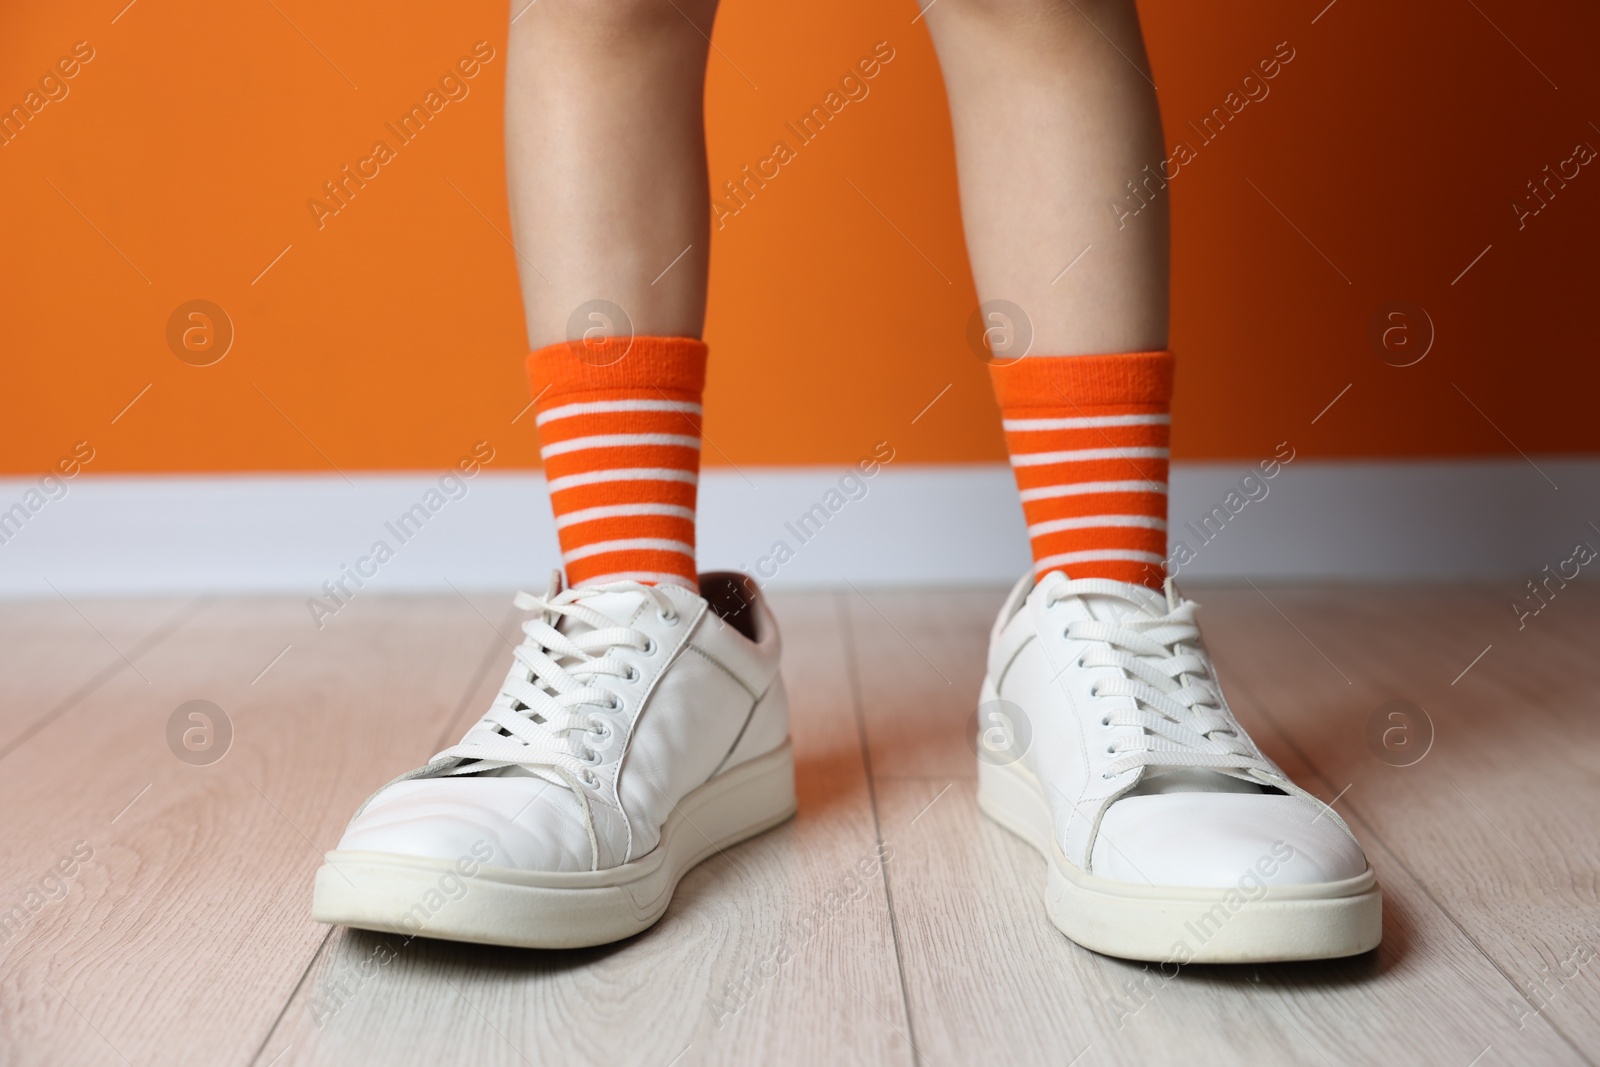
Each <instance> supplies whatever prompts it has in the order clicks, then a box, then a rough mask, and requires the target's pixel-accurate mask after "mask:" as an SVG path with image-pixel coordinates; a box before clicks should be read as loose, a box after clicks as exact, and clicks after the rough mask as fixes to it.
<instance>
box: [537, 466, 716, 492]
mask: <svg viewBox="0 0 1600 1067" xmlns="http://www.w3.org/2000/svg"><path fill="white" fill-rule="evenodd" d="M601 482H688V483H689V484H690V485H698V484H699V482H700V475H699V474H698V473H697V472H695V471H684V470H678V469H677V468H675V467H614V468H612V469H610V470H603V471H584V472H583V473H582V474H568V475H565V476H563V477H560V478H552V479H550V482H549V484H548V485H547V486H546V489H548V490H549V491H550V492H552V493H559V492H561V491H562V490H563V489H576V488H578V487H579V486H583V485H598V484H600V483H601Z"/></svg>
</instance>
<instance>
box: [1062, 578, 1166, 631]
mask: <svg viewBox="0 0 1600 1067" xmlns="http://www.w3.org/2000/svg"><path fill="white" fill-rule="evenodd" d="M1119 592H1120V595H1118V596H1098V595H1096V594H1093V593H1089V594H1086V595H1080V596H1079V597H1078V598H1077V600H1078V602H1079V603H1080V604H1082V605H1083V612H1084V614H1085V615H1086V616H1087V617H1088V618H1091V619H1094V620H1095V621H1097V622H1120V621H1122V620H1124V619H1127V618H1129V617H1130V616H1132V617H1134V618H1139V617H1145V618H1152V619H1155V618H1160V617H1161V616H1162V615H1165V614H1166V613H1167V598H1166V597H1164V596H1162V595H1161V594H1160V593H1158V592H1156V591H1155V590H1154V589H1151V588H1149V587H1147V586H1143V585H1131V584H1130V585H1125V586H1124V587H1123V588H1122V589H1121V590H1120V591H1119ZM1129 601H1132V603H1131V604H1130V603H1129Z"/></svg>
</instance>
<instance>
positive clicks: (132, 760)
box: [0, 584, 1600, 1067]
mask: <svg viewBox="0 0 1600 1067" xmlns="http://www.w3.org/2000/svg"><path fill="white" fill-rule="evenodd" d="M1509 589H1510V586H1509V584H1508V585H1506V586H1504V587H1467V586H1455V587H1438V586H1435V587H1402V588H1392V587H1391V588H1385V589H1379V588H1374V587H1286V586H1274V585H1262V586H1261V587H1260V588H1259V589H1257V588H1253V587H1251V586H1249V585H1245V586H1238V587H1218V588H1202V589H1191V590H1190V592H1191V593H1192V594H1194V595H1196V597H1197V599H1199V600H1200V601H1201V602H1202V604H1204V606H1205V607H1204V610H1203V611H1202V618H1203V620H1204V621H1205V625H1206V629H1207V633H1208V635H1209V641H1210V644H1211V647H1212V650H1213V652H1214V654H1215V656H1216V658H1217V661H1218V664H1219V669H1220V671H1221V673H1222V675H1223V679H1224V682H1225V683H1226V685H1227V687H1228V689H1229V692H1230V694H1231V697H1232V700H1233V702H1234V705H1235V708H1236V709H1237V711H1238V713H1239V716H1240V718H1241V719H1242V720H1243V721H1244V722H1245V725H1246V726H1247V727H1249V728H1250V729H1251V731H1252V732H1253V734H1254V736H1255V737H1256V738H1257V740H1258V741H1259V742H1260V743H1261V745H1262V747H1263V748H1264V749H1265V750H1266V751H1267V753H1268V755H1270V756H1272V757H1273V758H1274V759H1276V760H1277V761H1278V762H1279V763H1281V764H1282V765H1283V766H1284V767H1285V768H1286V769H1287V770H1289V771H1290V773H1291V774H1293V775H1294V776H1295V777H1296V778H1297V780H1299V781H1300V782H1301V783H1302V784H1304V785H1306V786H1307V787H1308V788H1310V789H1311V790H1313V791H1314V792H1316V793H1317V794H1319V795H1320V796H1322V797H1324V798H1325V799H1328V800H1335V798H1337V800H1336V801H1335V802H1336V805H1337V807H1338V809H1339V810H1340V811H1341V812H1342V813H1343V814H1344V815H1345V816H1346V818H1347V819H1348V820H1349V821H1350V822H1351V824H1352V826H1353V827H1355V829H1356V830H1357V832H1358V833H1359V834H1360V835H1361V837H1362V839H1363V841H1364V842H1365V843H1366V846H1367V851H1368V855H1369V856H1370V857H1371V859H1372V862H1373V864H1374V865H1375V866H1376V868H1377V870H1378V874H1379V877H1380V879H1381V881H1382V884H1383V887H1384V890H1385V910H1384V941H1383V945H1382V947H1381V948H1380V949H1379V950H1378V951H1376V952H1375V953H1371V954H1368V955H1366V956H1363V957H1358V958H1355V959H1351V960H1345V961H1340V962H1334V963H1326V964H1299V965H1282V966H1270V967H1266V966H1264V967H1259V968H1258V967H1190V968H1185V969H1184V970H1183V971H1182V973H1181V974H1180V975H1178V976H1177V977H1169V976H1166V975H1163V974H1162V973H1160V972H1159V971H1158V970H1157V969H1156V968H1153V967H1152V968H1146V967H1143V966H1140V965H1136V964H1132V963H1127V962H1124V961H1119V960H1113V959H1108V958H1105V957H1102V956H1097V955H1094V954H1092V953H1089V952H1086V951H1084V950H1082V949H1079V948H1077V947H1076V946H1074V945H1072V944H1071V943H1069V942H1068V941H1066V940H1065V939H1064V938H1063V937H1062V936H1061V935H1060V934H1058V933H1057V932H1056V930H1055V929H1054V928H1053V927H1052V926H1051V925H1050V924H1049V922H1048V920H1047V919H1046V917H1045V913H1044V906H1043V885H1044V864H1043V861H1042V860H1040V859H1039V858H1038V857H1037V856H1036V855H1034V854H1033V853H1032V852H1030V851H1029V850H1028V849H1027V848H1026V847H1024V846H1022V845H1021V844H1020V843H1019V842H1017V841H1016V840H1014V839H1013V838H1011V837H1010V836H1008V835H1007V834H1006V833H1005V832H1004V831H1001V830H999V829H998V828H996V827H995V826H993V825H991V824H989V823H988V822H986V821H985V820H984V819H982V818H980V817H979V815H978V813H977V811H976V809H975V807H974V799H973V788H974V759H973V753H972V749H971V748H970V747H969V743H968V741H967V737H968V733H969V717H970V716H971V714H972V708H973V704H974V700H975V694H976V692H977V689H978V683H979V678H980V672H981V669H982V661H983V650H984V645H985V641H986V639H987V631H988V627H989V623H990V621H991V618H992V615H993V612H994V611H995V609H996V607H997V606H998V604H999V601H1000V598H1001V594H1002V591H1001V590H978V591H972V590H966V591H958V592H926V591H922V592H903V591H872V590H866V591H864V592H857V591H854V590H851V591H847V592H837V593H832V592H821V593H808V594H789V595H780V596H778V597H776V598H775V606H776V609H777V611H778V614H779V617H780V619H781V622H782V624H783V626H784V629H785V636H786V640H787V643H788V644H787V654H786V659H785V663H784V672H785V675H786V677H787V679H788V683H789V687H790V692H791V694H792V697H793V702H794V741H795V746H796V750H797V753H798V760H799V787H800V814H799V817H798V818H797V819H795V820H793V821H792V822H790V823H789V824H787V825H785V826H783V827H780V828H779V829H777V830H774V831H772V832H771V833H768V834H766V835H764V836H763V837H761V838H759V839H757V840H755V841H753V842H750V843H748V844H745V845H743V846H741V847H739V848H737V849H734V850H731V851H730V852H729V853H727V854H726V855H725V856H720V857H717V858H715V859H713V860H711V861H709V862H707V863H705V864H703V865H702V866H701V867H699V868H698V869H697V870H695V871H694V872H692V873H691V874H690V875H689V876H688V877H687V878H685V879H684V881H683V883H682V884H681V886H680V887H679V889H678V894H677V897H676V899H675V901H674V903H673V905H672V909H671V910H670V911H669V912H668V913H667V916H666V918H665V919H663V920H662V922H661V923H660V924H659V925H658V926H657V927H655V929H653V930H652V931H650V932H648V933H646V934H644V935H642V936H640V937H637V938H635V939H633V940H631V941H628V942H625V943H623V944H620V945H614V946H610V947H607V948H603V949H595V950H588V951H579V952H565V953H556V952H548V953H540V952H526V951H513V950H500V949H488V948H480V947H473V946H462V945H454V944H448V943H443V942H434V941H427V940H421V939H418V940H414V941H410V942H407V941H405V940H404V939H401V938H397V937H383V936H378V935H373V934H367V933H358V932H352V931H349V930H330V929H329V928H327V927H324V926H319V925H317V924H316V923H313V922H312V921H311V920H310V918H309V917H308V910H309V904H310V890H311V878H312V872H313V871H314V870H315V869H316V867H317V865H318V863H319V857H320V854H321V853H322V852H323V851H324V850H325V849H328V848H330V847H331V846H332V845H333V844H334V842H335V841H336V840H337V838H338V836H339V833H340V831H341V830H342V828H343V826H344V823H345V821H346V819H347V818H348V817H349V815H350V814H351V812H352V811H353V810H354V808H355V806H356V805H357V804H358V803H359V802H360V801H361V800H362V798H364V797H365V796H366V795H367V794H368V793H369V792H370V791H372V790H373V789H374V788H376V787H377V786H378V785H380V784H381V783H383V782H384V781H386V780H387V779H388V778H390V777H391V776H392V775H394V774H396V773H398V772H400V771H402V770H405V769H408V768H410V767H412V766H414V765H416V764H418V763H420V762H422V761H423V760H424V759H425V758H426V757H427V756H429V755H430V754H432V753H433V752H434V751H436V750H437V749H439V748H441V747H443V745H445V744H447V743H448V742H449V741H452V740H454V738H455V736H456V735H457V734H458V733H460V732H461V731H462V730H463V728H464V727H465V725H466V724H467V723H468V722H469V720H471V719H472V718H474V717H475V716H476V714H477V713H478V712H479V711H480V710H481V709H483V708H484V707H485V706H486V705H487V702H488V701H489V699H490V698H491V696H492V690H493V689H494V687H495V685H496V684H497V683H498V681H499V680H500V677H501V676H502V674H503V672H504V670H505V668H506V665H507V663H508V660H507V656H508V643H509V642H510V641H512V640H514V639H515V638H516V636H517V631H516V619H515V617H514V616H513V614H512V613H511V612H510V610H509V596H487V595H484V596H478V595H473V596H470V597H469V596H457V595H451V596H447V597H426V598H383V597H378V596H369V597H368V598H367V599H365V600H360V599H358V600H356V601H354V602H352V603H351V604H350V605H348V606H347V607H346V608H345V609H344V610H343V611H341V612H340V613H339V614H338V615H337V616H336V617H334V618H333V619H331V620H329V621H328V622H327V625H326V627H325V628H324V629H322V630H321V631H318V630H317V629H316V628H315V627H314V626H313V625H312V622H311V620H310V617H309V615H308V612H307V610H306V607H305V605H304V603H303V602H301V601H298V600H287V599H285V600H273V599H243V598H241V599H220V600H197V601H156V600H145V601H74V602H72V603H68V602H66V601H64V600H55V601H49V602H38V603H29V604H11V605H7V606H6V607H5V609H4V612H3V620H4V621H3V622H0V815H3V824H4V828H3V831H0V833H3V838H0V840H3V841H4V849H3V850H0V913H3V912H6V911H8V910H10V909H13V908H16V909H20V911H13V912H11V916H12V925H11V926H10V927H9V928H7V927H3V926H0V1064H29V1065H32V1064H68V1065H74V1067H77V1065H96V1064H122V1063H129V1064H138V1065H145V1064H204V1065H207V1067H213V1065H218V1064H239V1065H245V1064H254V1065H258V1067H267V1065H280V1067H288V1065H292V1064H339V1065H351V1064H367V1063H370V1064H382V1065H385V1067H388V1065H406V1064H429V1065H435V1064H457V1063H471V1064H474V1065H498V1064H507V1065H515V1064H557V1063H559V1064H588V1063H594V1064H606V1065H617V1067H622V1065H635V1064H637V1065H642V1067H669V1065H679V1067H689V1065H692V1064H700V1063H739V1064H745V1063H751V1064H818V1063H826V1064H838V1063H888V1064H906V1065H910V1064H925V1065H929V1067H945V1065H952V1064H969V1063H983V1064H987V1063H996V1064H1007V1065H1009V1064H1051V1065H1056V1067H1065V1065H1069V1064H1071V1065H1078V1067H1093V1065H1098V1064H1113V1063H1115V1064H1168V1063H1171V1064H1183V1065H1185V1067H1195V1065H1200V1064H1212V1063H1215V1064H1233V1063H1241V1062H1262V1063H1273V1064H1308V1065H1341V1067H1342V1065H1345V1064H1369V1063H1383V1064H1390V1063H1406V1064H1411V1063H1418V1064H1440V1065H1445V1067H1469V1065H1481V1067H1487V1065H1491V1064H1544V1063H1553V1064H1568V1063H1573V1064H1576V1063H1589V1064H1594V1063H1595V1062H1596V1060H1597V1059H1600V921H1597V920H1600V907H1597V891H1600V714H1597V712H1600V656H1597V655H1596V652H1597V650H1600V596H1596V595H1594V594H1592V593H1589V592H1586V591H1583V590H1580V589H1578V588H1576V587H1569V588H1568V589H1567V590H1563V591H1562V592H1561V593H1560V595H1559V596H1558V598H1557V599H1555V600H1554V601H1552V602H1551V603H1550V605H1549V606H1548V607H1547V608H1546V609H1545V610H1544V611H1543V612H1541V613H1540V614H1539V615H1538V616H1537V617H1533V618H1530V619H1528V620H1527V626H1526V628H1525V629H1523V630H1521V631H1519V630H1518V629H1517V624H1516V619H1515V616H1514V614H1513V612H1512V610H1511V608H1510V606H1509V596H1510V593H1509ZM1395 699H1400V700H1407V701H1411V702H1413V703H1414V704H1416V705H1418V706H1420V708H1422V709H1424V712H1423V713H1424V714H1425V715H1426V718H1427V721H1428V722H1430V723H1431V734H1432V738H1431V745H1430V744H1428V743H1427V742H1428V740H1429V739H1428V738H1427V737H1426V736H1424V735H1425V734H1427V733H1429V732H1430V730H1429V729H1428V728H1426V727H1425V726H1424V725H1423V724H1422V722H1421V719H1420V717H1419V716H1418V715H1416V714H1415V713H1414V714H1413V716H1412V718H1413V719H1414V720H1416V721H1415V722H1414V723H1413V724H1412V732H1411V733H1410V734H1408V735H1407V737H1406V738H1401V737H1394V736H1392V737H1391V738H1390V740H1391V742H1394V744H1392V745H1391V748H1390V749H1385V748H1384V747H1383V745H1382V743H1376V744H1375V743H1374V742H1373V741H1371V740H1370V736H1371V734H1370V733H1369V720H1370V719H1371V718H1372V716H1373V714H1374V712H1375V711H1376V710H1377V709H1378V708H1379V707H1380V706H1381V705H1383V704H1385V703H1386V702H1387V701H1390V700H1395ZM190 700H207V701H211V702H213V703H214V704H215V705H217V706H218V707H219V708H221V709H222V711H223V713H224V714H225V715H226V717H227V720H228V723H229V724H231V730H232V734H233V736H232V741H231V746H230V747H229V749H228V751H227V753H226V755H225V756H224V757H223V758H222V759H220V760H219V761H217V762H215V763H212V764H210V765H203V766H202V765H191V764H188V763H185V762H182V761H180V760H179V759H178V758H176V756H175V755H174V753H173V751H172V750H171V748H169V742H168V736H169V719H170V718H171V717H172V715H173V712H174V710H175V709H176V708H178V707H179V706H180V705H182V704H184V703H185V702H187V701H190ZM1384 714H1385V715H1386V714H1387V712H1385V713H1384ZM180 718H181V717H180ZM1394 722H1395V723H1399V722H1400V720H1394ZM1382 724H1383V725H1388V724H1389V720H1387V719H1385V720H1383V723H1382ZM186 725H188V724H187V723H186V722H180V727H179V728H180V731H181V729H182V728H183V727H184V726H186ZM219 725H220V724H219ZM1379 734H1380V735H1381V730H1380V731H1379ZM214 736H215V737H218V738H220V736H221V733H220V731H219V732H218V733H217V734H215V735H214ZM1408 738H1409V739H1410V740H1411V743H1412V744H1413V747H1412V748H1411V749H1410V750H1409V751H1411V752H1412V753H1413V754H1415V753H1417V752H1424V751H1425V753H1426V754H1425V755H1423V757H1422V758H1421V759H1420V761H1419V762H1415V763H1413V764H1412V765H1410V766H1394V765H1391V763H1392V762H1399V761H1400V760H1399V758H1398V757H1396V756H1394V755H1392V754H1391V755H1390V756H1389V759H1390V761H1391V762H1385V760H1383V759H1380V758H1379V753H1383V752H1392V751H1394V750H1398V751H1401V752H1405V751H1408V750H1407V749H1405V748H1403V747H1400V746H1399V745H1398V742H1399V741H1402V740H1407V739H1408ZM197 740H199V739H198V738H197ZM179 750H180V751H182V748H181V746H180V749H179ZM215 751H216V749H215V748H213V750H212V752H213V753H214V752H215ZM880 854H881V855H882V856H884V857H885V859H884V861H883V862H882V863H881V865H880V861H879V859H878V857H879V856H880ZM63 869H65V870H69V871H70V872H71V873H70V875H66V876H63V875H61V874H60V871H61V870H63ZM863 872H865V873H863ZM19 915H20V918H19V917H18V916H19ZM3 919H4V914H0V920H3Z"/></svg>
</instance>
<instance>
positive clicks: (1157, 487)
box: [1022, 481, 1167, 504]
mask: <svg viewBox="0 0 1600 1067" xmlns="http://www.w3.org/2000/svg"><path fill="white" fill-rule="evenodd" d="M1088 493H1158V494H1160V495H1162V496H1166V494H1167V483H1166V482H1132V481H1129V482H1069V483H1067V484H1066V485H1041V486H1040V487H1039V488H1037V489H1024V490H1023V491H1022V502H1023V503H1024V504H1026V503H1027V502H1028V501H1030V500H1049V499H1051V498H1053V497H1058V496H1083V495H1085V494H1088Z"/></svg>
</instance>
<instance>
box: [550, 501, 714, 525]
mask: <svg viewBox="0 0 1600 1067" xmlns="http://www.w3.org/2000/svg"><path fill="white" fill-rule="evenodd" d="M640 515H668V516H671V517H672V518H675V519H688V520H689V521H690V522H693V521H694V509H693V508H686V507H680V506H679V505H677V504H607V505H606V506H605V507H599V508H583V509H582V510H580V511H574V512H571V513H569V514H566V515H558V516H556V529H558V530H562V529H565V528H566V527H568V526H576V525H578V524H579V523H582V522H594V521H595V520H597V519H618V518H635V517H637V516H640Z"/></svg>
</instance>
